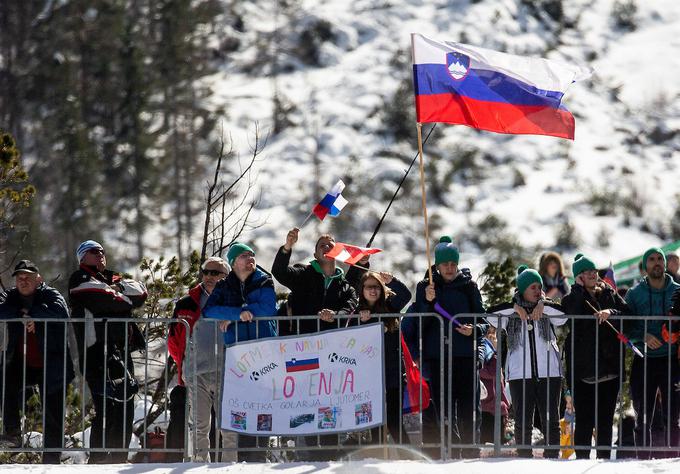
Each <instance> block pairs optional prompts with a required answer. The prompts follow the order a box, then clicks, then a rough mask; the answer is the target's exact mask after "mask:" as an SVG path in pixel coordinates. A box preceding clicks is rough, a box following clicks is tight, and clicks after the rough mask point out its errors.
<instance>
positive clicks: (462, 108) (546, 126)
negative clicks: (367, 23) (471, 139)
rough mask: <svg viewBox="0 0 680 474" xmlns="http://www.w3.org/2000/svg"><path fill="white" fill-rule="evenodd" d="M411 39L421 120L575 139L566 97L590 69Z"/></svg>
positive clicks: (422, 121)
mask: <svg viewBox="0 0 680 474" xmlns="http://www.w3.org/2000/svg"><path fill="white" fill-rule="evenodd" d="M411 42H412V46H413V86H414V91H415V96H416V97H415V98H416V120H417V122H418V123H425V122H445V123H451V124H460V125H467V126H469V127H472V128H478V129H482V130H489V131H491V132H497V133H509V134H529V135H550V136H555V137H561V138H569V139H571V140H573V139H574V128H575V124H574V116H573V115H572V114H571V113H570V112H569V111H568V110H567V109H566V108H565V107H564V106H563V105H562V104H561V101H562V96H563V95H564V93H565V92H566V90H567V88H568V87H569V85H570V84H571V83H572V82H574V81H577V80H581V79H585V78H587V77H588V76H590V74H591V71H590V69H586V68H581V67H578V66H571V65H567V64H562V63H558V62H554V61H549V60H547V59H542V58H530V57H525V56H516V55H513V54H507V53H501V52H498V51H493V50H490V49H485V48H478V47H475V46H469V45H466V44H462V43H454V42H448V41H446V42H441V41H436V40H433V39H430V38H426V37H425V36H422V35H420V34H412V35H411Z"/></svg>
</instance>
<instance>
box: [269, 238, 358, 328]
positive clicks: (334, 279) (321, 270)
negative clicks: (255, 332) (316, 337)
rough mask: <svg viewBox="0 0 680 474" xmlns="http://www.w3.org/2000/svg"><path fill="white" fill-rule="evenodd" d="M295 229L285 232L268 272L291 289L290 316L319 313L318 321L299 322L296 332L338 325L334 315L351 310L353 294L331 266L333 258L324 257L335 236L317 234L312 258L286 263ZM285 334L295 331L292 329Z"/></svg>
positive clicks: (336, 326)
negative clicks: (305, 262)
mask: <svg viewBox="0 0 680 474" xmlns="http://www.w3.org/2000/svg"><path fill="white" fill-rule="evenodd" d="M299 232H300V229H298V228H297V227H296V228H293V229H291V230H290V231H289V232H288V235H287V236H286V243H285V244H284V245H283V246H282V247H281V248H280V249H279V251H278V253H277V254H276V257H275V258H274V264H273V265H272V274H273V275H274V277H275V278H276V279H277V280H278V282H279V283H281V284H282V285H283V286H286V287H288V288H289V289H290V290H291V293H290V296H289V298H288V301H289V305H290V309H291V310H292V314H293V316H310V315H315V314H316V315H318V316H319V320H310V319H307V320H302V321H300V325H299V332H300V334H306V333H314V332H318V331H324V330H326V329H335V328H338V327H340V326H339V322H338V321H336V318H335V316H336V314H338V313H339V314H349V313H351V312H353V311H354V308H356V305H357V296H356V292H355V291H354V288H352V286H351V285H350V284H349V283H348V282H347V279H346V278H345V276H344V273H343V271H342V269H340V268H337V267H336V266H335V260H334V259H332V258H328V257H326V256H325V254H326V253H328V252H329V251H330V250H331V249H332V248H333V245H335V239H334V238H333V237H332V236H331V235H329V234H324V235H322V236H320V237H319V239H318V240H317V242H316V246H315V247H314V260H312V261H311V262H310V263H309V265H303V264H300V263H298V264H295V265H291V266H289V262H290V256H291V253H292V250H293V246H294V245H295V243H296V242H297V240H298V235H299ZM286 332H287V331H280V332H279V334H280V335H286ZM288 333H289V334H290V333H292V334H296V331H295V330H291V331H289V332H288Z"/></svg>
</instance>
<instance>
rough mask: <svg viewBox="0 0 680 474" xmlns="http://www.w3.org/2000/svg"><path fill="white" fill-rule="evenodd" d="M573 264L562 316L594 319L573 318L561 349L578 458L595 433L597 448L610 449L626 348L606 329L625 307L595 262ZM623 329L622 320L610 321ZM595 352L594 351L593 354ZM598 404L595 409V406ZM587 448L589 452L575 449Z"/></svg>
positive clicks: (604, 454)
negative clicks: (563, 353)
mask: <svg viewBox="0 0 680 474" xmlns="http://www.w3.org/2000/svg"><path fill="white" fill-rule="evenodd" d="M577 257H578V258H576V259H575V260H574V263H573V265H572V272H573V275H574V285H573V286H572V287H571V291H570V292H569V294H567V295H566V296H565V297H564V298H562V309H563V310H564V312H565V313H566V314H570V315H574V316H576V315H585V314H592V315H593V316H595V317H594V318H589V319H582V318H574V320H573V321H572V322H571V324H570V325H569V329H570V331H569V335H568V336H567V340H566V342H565V344H564V349H565V353H566V362H567V377H566V383H567V386H568V387H569V388H570V389H571V392H572V394H573V399H572V400H573V403H574V407H575V408H576V411H575V431H574V444H575V445H576V446H577V448H576V457H577V458H578V459H589V458H590V445H591V441H592V437H593V430H595V440H596V443H595V444H596V446H611V444H612V426H613V425H614V411H615V408H616V401H617V398H618V394H619V386H620V383H621V380H620V378H619V373H621V372H622V369H623V370H625V369H624V368H623V367H621V363H620V361H621V360H623V359H621V355H622V354H623V353H624V352H625V348H624V347H623V346H622V345H621V343H620V341H619V339H618V338H617V334H616V333H615V332H614V331H613V330H612V329H611V328H609V327H607V326H608V325H602V324H601V323H603V322H604V321H606V320H608V319H609V317H610V316H612V315H620V314H628V312H629V310H628V306H627V305H626V302H625V301H624V300H623V298H621V296H619V294H618V293H617V292H616V290H614V288H612V287H611V286H609V285H608V284H607V283H605V282H604V281H602V280H600V279H599V277H598V274H597V269H596V266H595V262H593V261H592V260H591V259H589V258H588V257H586V256H584V255H577ZM609 324H612V325H613V326H614V327H615V328H616V329H617V330H619V331H620V330H621V320H620V319H616V320H612V321H610V322H609ZM596 349H597V350H596ZM596 404H597V410H595V406H596ZM578 446H587V448H583V447H581V448H578ZM610 454H611V450H609V449H598V450H597V457H598V458H602V459H609V457H610Z"/></svg>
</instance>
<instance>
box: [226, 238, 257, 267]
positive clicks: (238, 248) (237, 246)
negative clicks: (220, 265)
mask: <svg viewBox="0 0 680 474" xmlns="http://www.w3.org/2000/svg"><path fill="white" fill-rule="evenodd" d="M243 252H252V253H253V255H255V251H254V250H253V249H251V248H250V247H248V246H247V245H246V244H242V243H241V242H234V243H233V244H231V246H230V247H229V251H228V252H227V262H229V265H233V264H234V260H236V257H238V256H239V255H241V254H242V253H243Z"/></svg>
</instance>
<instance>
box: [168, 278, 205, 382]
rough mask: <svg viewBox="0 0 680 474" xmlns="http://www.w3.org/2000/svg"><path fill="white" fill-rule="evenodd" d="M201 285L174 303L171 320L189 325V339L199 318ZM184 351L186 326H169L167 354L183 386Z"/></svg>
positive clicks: (181, 324) (179, 324)
mask: <svg viewBox="0 0 680 474" xmlns="http://www.w3.org/2000/svg"><path fill="white" fill-rule="evenodd" d="M202 291H203V289H202V287H201V285H200V284H199V285H196V286H195V287H193V288H192V289H190V290H189V294H188V295H186V296H183V297H182V298H180V299H179V300H178V301H177V303H175V310H174V311H173V318H178V319H179V318H182V319H184V320H185V321H186V322H187V324H188V325H189V337H191V335H192V333H193V330H194V326H195V325H196V321H198V320H199V318H200V317H201V292H202ZM185 351H186V326H185V325H184V324H183V323H173V324H170V329H169V331H168V353H169V354H170V357H172V360H174V361H175V364H176V365H177V380H178V381H179V384H180V385H184V379H183V378H182V365H183V363H184V354H185Z"/></svg>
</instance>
